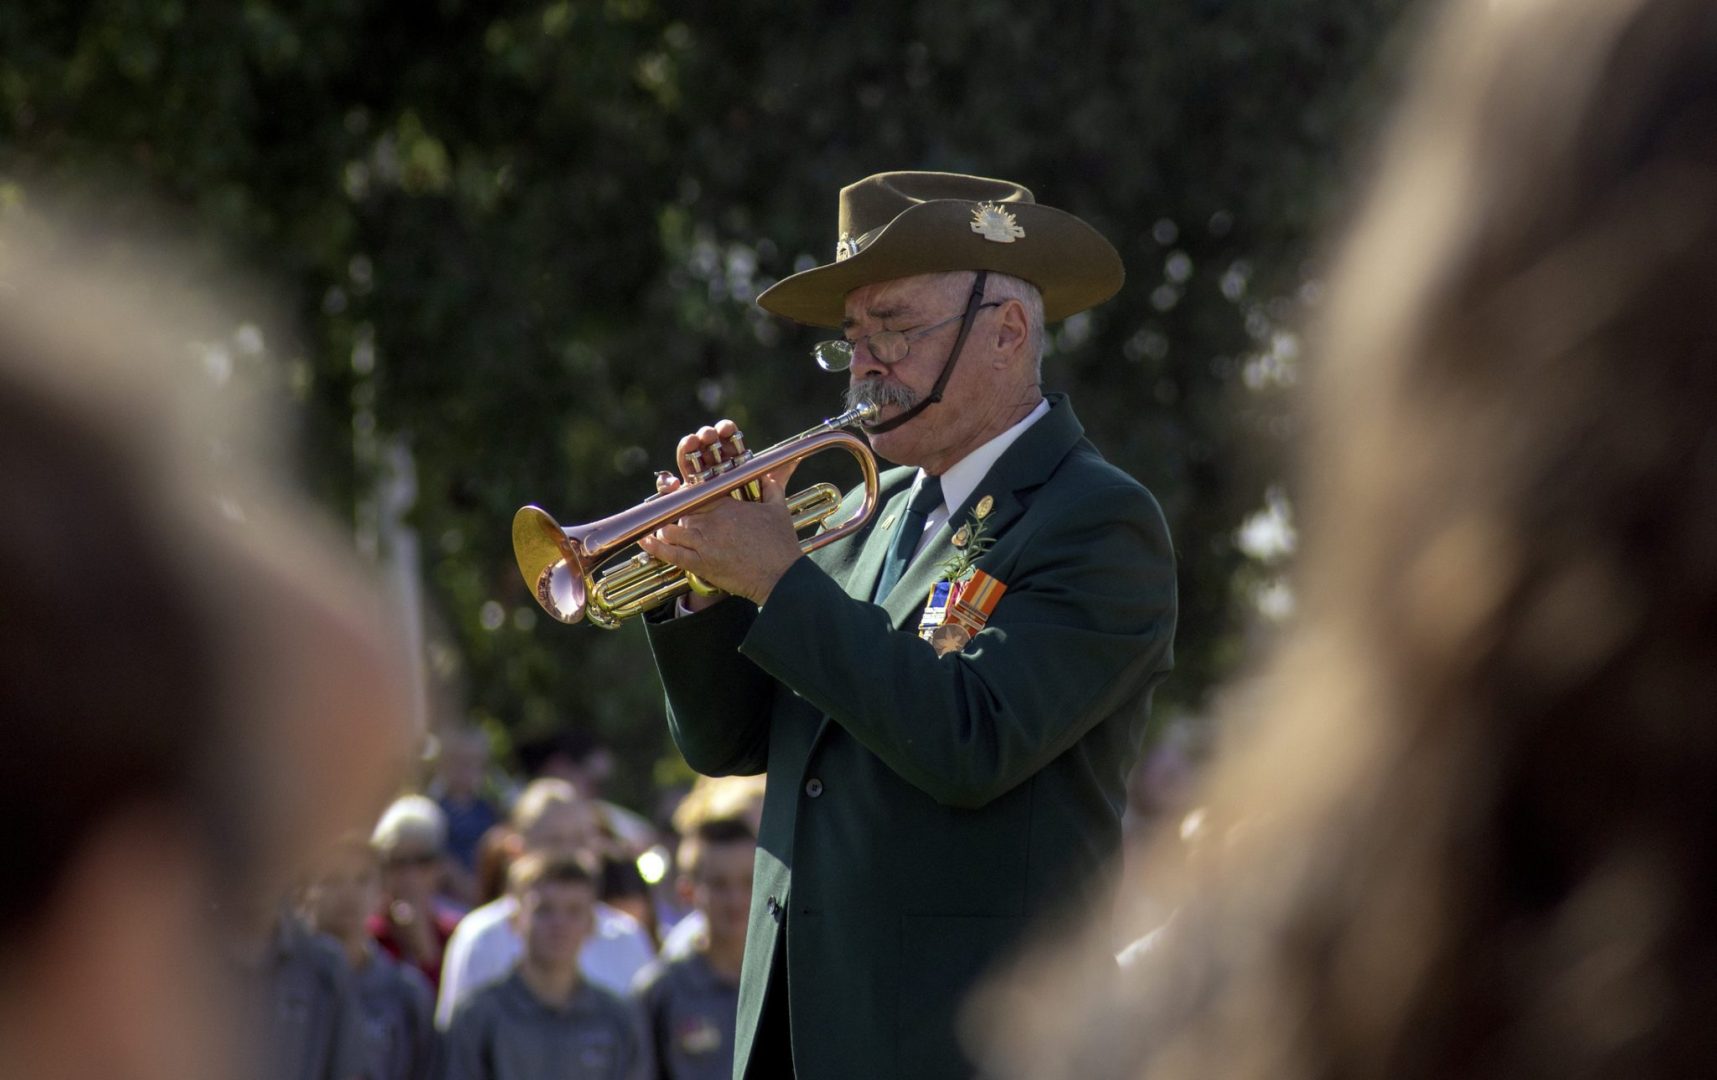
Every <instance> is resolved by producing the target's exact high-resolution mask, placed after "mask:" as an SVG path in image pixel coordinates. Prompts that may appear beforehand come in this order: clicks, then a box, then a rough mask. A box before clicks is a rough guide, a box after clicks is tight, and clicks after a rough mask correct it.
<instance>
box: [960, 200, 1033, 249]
mask: <svg viewBox="0 0 1717 1080" xmlns="http://www.w3.org/2000/svg"><path fill="white" fill-rule="evenodd" d="M972 231H973V232H975V233H977V234H978V235H979V236H982V237H983V238H984V239H985V240H993V241H995V242H996V243H998V244H1011V243H1013V242H1014V241H1015V240H1018V239H1020V238H1021V237H1023V236H1024V235H1025V230H1024V229H1023V228H1021V227H1020V226H1019V223H1018V222H1016V221H1014V216H1013V215H1012V214H1010V213H1008V212H1007V211H1006V210H1003V209H1002V208H1001V207H999V206H997V205H996V204H995V203H993V202H985V203H979V204H978V205H977V207H976V208H975V209H974V210H973V211H972Z"/></svg>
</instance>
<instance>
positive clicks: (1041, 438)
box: [849, 394, 1085, 629]
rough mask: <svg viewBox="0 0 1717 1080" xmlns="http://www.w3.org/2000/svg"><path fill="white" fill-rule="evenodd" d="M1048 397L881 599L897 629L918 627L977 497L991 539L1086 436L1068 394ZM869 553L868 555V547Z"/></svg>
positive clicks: (872, 580)
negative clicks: (983, 502) (986, 503)
mask: <svg viewBox="0 0 1717 1080" xmlns="http://www.w3.org/2000/svg"><path fill="white" fill-rule="evenodd" d="M1049 400H1050V409H1049V412H1048V413H1047V414H1046V415H1045V416H1044V417H1043V419H1041V420H1039V421H1038V422H1037V423H1035V424H1033V425H1032V426H1031V427H1029V428H1027V429H1026V431H1025V433H1024V434H1023V435H1021V436H1020V437H1019V439H1018V440H1017V441H1016V442H1015V443H1014V444H1013V445H1012V446H1010V447H1008V449H1007V452H1006V453H1004V454H1003V455H1002V456H1001V457H1000V458H998V459H997V460H996V463H995V464H994V465H993V466H991V467H990V471H989V472H988V473H986V474H985V475H984V478H983V479H982V480H980V481H979V482H978V486H977V487H976V488H974V489H972V494H971V496H970V497H969V498H967V500H966V501H965V502H964V503H962V504H961V505H959V506H956V507H954V508H953V512H952V513H951V514H949V516H948V521H947V523H945V524H944V525H943V526H942V527H941V528H940V529H938V530H937V531H936V535H935V536H932V537H931V538H930V542H929V543H928V544H926V545H924V548H923V549H922V550H921V551H919V553H918V556H917V558H915V559H913V560H912V563H911V564H910V565H909V566H907V568H906V572H905V573H904V574H902V575H901V576H900V581H899V582H897V583H896V584H895V586H894V588H893V589H891V590H889V593H888V595H887V596H886V597H884V598H883V603H882V606H883V609H884V610H885V611H887V612H888V617H889V620H890V624H891V625H893V626H894V627H895V628H896V629H902V628H904V629H916V628H917V619H918V616H919V614H920V613H921V612H922V611H923V610H924V604H925V602H926V601H927V600H928V599H929V596H930V587H931V586H932V585H934V584H935V583H936V582H938V581H940V580H941V579H942V566H943V564H944V563H946V562H947V561H948V559H949V558H950V557H951V556H952V555H953V554H954V550H955V549H954V545H953V542H952V541H953V536H954V530H956V529H958V528H959V527H960V526H961V525H964V524H966V523H967V522H969V521H971V520H972V511H973V509H974V508H975V507H976V506H977V504H978V501H979V500H980V499H982V498H983V497H984V496H985V495H988V496H990V498H991V501H992V504H991V507H990V513H989V515H988V516H987V517H985V519H984V521H985V522H986V524H987V528H986V529H985V532H986V533H987V534H988V535H989V536H992V537H1000V536H1002V535H1003V534H1004V533H1005V532H1006V531H1007V528H1008V526H1009V525H1012V524H1013V523H1014V521H1015V520H1016V519H1018V518H1019V517H1020V515H1022V514H1024V513H1025V502H1024V501H1023V500H1021V499H1020V497H1019V496H1020V494H1021V493H1022V492H1025V491H1029V490H1031V489H1032V488H1035V487H1037V486H1038V485H1039V484H1042V483H1043V482H1044V481H1045V480H1046V479H1048V478H1049V474H1050V473H1052V472H1054V471H1055V467H1056V466H1057V465H1060V464H1061V459H1062V458H1065V457H1066V456H1067V453H1068V451H1070V450H1072V449H1073V447H1074V446H1075V445H1076V444H1077V443H1078V442H1079V440H1080V438H1082V437H1083V436H1084V434H1085V428H1084V426H1083V425H1081V424H1080V423H1079V420H1078V418H1077V417H1075V416H1074V415H1073V406H1072V405H1070V404H1068V402H1067V398H1066V395H1064V394H1051V395H1049ZM901 506H902V507H904V506H905V504H904V503H902V504H901ZM877 531H878V532H883V531H887V532H892V531H893V530H881V529H879V530H877ZM883 548H886V544H885V545H883ZM883 548H879V549H878V551H877V558H876V569H875V571H873V572H872V573H871V574H870V576H869V577H868V578H867V579H866V580H868V581H869V582H870V584H871V586H872V587H873V588H874V587H875V585H876V578H877V573H879V572H880V571H881V568H882V554H883ZM866 554H867V555H869V554H870V553H869V552H868V551H867V552H866ZM849 591H850V590H849ZM854 595H857V594H854ZM861 599H862V598H861ZM908 620H910V623H909V621H908Z"/></svg>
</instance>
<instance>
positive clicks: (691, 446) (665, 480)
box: [656, 420, 739, 612]
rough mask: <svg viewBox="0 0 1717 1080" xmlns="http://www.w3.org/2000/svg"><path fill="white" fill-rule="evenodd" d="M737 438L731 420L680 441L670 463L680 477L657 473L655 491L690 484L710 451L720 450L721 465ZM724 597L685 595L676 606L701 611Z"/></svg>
mask: <svg viewBox="0 0 1717 1080" xmlns="http://www.w3.org/2000/svg"><path fill="white" fill-rule="evenodd" d="M738 434H739V425H738V424H735V423H734V422H733V421H732V420H718V421H716V422H715V423H714V424H711V425H706V426H704V427H701V428H699V429H698V430H697V431H695V432H693V433H692V434H690V435H687V436H686V437H685V438H683V439H681V440H680V443H679V445H678V446H677V447H675V449H674V459H675V461H676V462H678V464H679V469H680V475H679V476H674V475H673V474H672V473H668V472H659V473H657V474H656V491H657V492H658V493H660V494H664V495H665V494H667V493H668V492H670V491H675V490H678V489H679V488H680V487H682V486H684V485H685V484H688V483H691V482H692V478H693V477H694V476H697V475H698V474H699V473H701V472H703V471H704V470H705V469H708V468H709V467H710V466H712V465H713V464H715V454H714V452H713V450H714V448H716V447H718V446H719V447H720V453H721V459H722V460H723V461H726V460H729V459H731V458H732V457H734V456H735V455H736V454H737V453H738V450H737V449H736V448H735V447H734V445H733V439H734V436H736V435H738ZM726 597H727V594H726V593H718V594H717V595H715V596H704V595H702V594H701V593H696V592H688V593H686V594H685V595H684V596H682V597H680V599H679V600H678V603H680V604H682V605H684V610H685V611H688V612H689V611H702V610H703V609H704V608H707V607H710V606H711V605H713V604H717V603H720V602H721V601H722V600H724V599H726Z"/></svg>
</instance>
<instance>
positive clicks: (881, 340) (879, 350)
mask: <svg viewBox="0 0 1717 1080" xmlns="http://www.w3.org/2000/svg"><path fill="white" fill-rule="evenodd" d="M1001 303H1002V302H1001V301H1000V300H991V301H989V302H988V303H984V304H979V305H978V306H977V307H976V308H975V309H974V311H982V310H984V309H985V308H988V307H1000V306H1001ZM965 314H966V313H965V312H963V311H962V312H961V313H960V314H958V315H950V316H948V317H947V318H946V319H943V320H942V321H941V322H938V323H931V324H930V325H929V326H921V327H919V328H918V329H916V330H878V331H877V332H876V333H874V334H866V335H864V336H863V337H861V338H857V339H856V340H853V341H848V340H847V339H846V338H836V339H835V340H833V341H819V342H817V343H816V344H815V345H813V346H811V356H812V357H813V358H814V359H815V360H816V361H817V366H818V367H820V368H822V369H823V370H824V371H845V370H846V369H847V368H850V367H852V366H853V355H854V353H855V352H856V351H857V349H858V346H859V344H860V342H862V343H864V345H865V346H866V347H867V348H868V349H870V354H871V355H872V356H874V357H876V359H877V362H878V363H880V364H887V365H888V366H890V367H893V366H894V365H895V364H898V363H900V362H901V361H902V360H904V359H906V356H907V354H908V353H910V352H911V351H912V343H913V342H914V341H916V340H918V339H919V338H921V337H923V336H924V335H925V334H928V333H930V332H931V331H932V330H940V329H942V328H943V327H944V326H947V325H948V324H949V323H951V322H957V321H958V320H960V319H962V318H964V317H965Z"/></svg>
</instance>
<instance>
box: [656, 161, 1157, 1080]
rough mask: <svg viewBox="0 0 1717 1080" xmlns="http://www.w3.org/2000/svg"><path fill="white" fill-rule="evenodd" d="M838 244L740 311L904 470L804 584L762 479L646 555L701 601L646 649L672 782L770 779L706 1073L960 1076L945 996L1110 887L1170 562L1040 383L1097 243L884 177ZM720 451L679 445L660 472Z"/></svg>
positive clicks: (993, 184) (772, 484)
mask: <svg viewBox="0 0 1717 1080" xmlns="http://www.w3.org/2000/svg"><path fill="white" fill-rule="evenodd" d="M839 233H840V235H839V240H838V242H837V245H836V251H835V261H834V262H833V263H830V264H828V265H825V266H820V267H816V268H814V269H811V270H807V271H805V272H803V273H799V274H795V275H793V276H791V277H789V278H786V279H785V280H783V281H781V282H779V283H777V284H776V285H775V286H773V287H772V288H770V289H769V290H768V291H766V292H765V293H764V294H763V295H762V296H761V297H760V298H759V303H760V304H761V305H762V306H763V307H764V308H766V309H768V310H769V311H772V312H774V313H776V314H780V315H784V316H786V317H788V318H791V319H794V320H796V321H799V322H803V323H808V324H810V325H813V326H822V327H829V328H837V329H840V330H841V331H842V337H841V339H840V340H838V341H834V342H826V343H824V344H823V345H821V346H819V347H818V349H817V350H816V354H817V358H818V360H819V362H820V363H821V364H822V366H823V367H825V368H826V369H831V370H842V369H847V370H848V371H849V375H848V386H847V399H848V402H849V404H854V403H865V402H868V403H870V404H873V405H875V406H877V410H878V411H877V415H876V416H875V418H874V419H873V420H872V421H871V422H870V426H869V427H868V429H867V431H868V437H869V439H870V443H871V446H872V447H873V448H874V450H875V451H876V453H877V455H878V456H880V457H882V458H885V459H887V460H889V461H892V462H895V463H897V464H899V465H900V466H902V467H901V468H898V469H893V470H891V471H888V472H885V473H883V474H882V477H881V484H880V495H879V506H878V509H877V512H876V513H875V514H874V515H873V516H872V517H871V518H870V520H869V521H868V523H867V524H866V525H865V527H864V528H862V529H860V530H858V531H857V532H855V533H853V534H852V535H850V536H848V537H846V538H844V539H842V540H840V541H837V542H835V543H832V544H829V545H828V546H826V547H824V548H822V549H821V550H819V551H818V552H816V553H814V554H813V555H810V556H808V557H807V556H804V555H803V554H802V552H801V551H800V547H799V540H798V537H797V535H796V534H795V532H794V531H793V529H792V527H791V524H790V522H789V519H788V514H787V511H786V508H785V505H784V494H783V493H784V490H785V486H786V481H787V478H786V477H784V476H780V475H776V476H771V477H769V478H767V479H766V480H765V481H764V482H763V484H762V489H763V495H762V498H761V499H760V500H759V501H755V502H741V501H738V500H734V499H719V500H715V501H714V502H713V503H712V504H710V505H709V506H707V507H704V508H701V509H700V510H698V511H697V512H695V513H692V514H689V515H687V516H686V517H684V518H682V519H681V520H680V521H678V522H676V523H673V524H670V525H667V526H665V527H663V528H662V529H661V530H660V531H659V532H658V533H657V534H656V535H655V536H653V537H649V538H646V539H645V540H644V541H643V546H644V548H645V549H646V550H647V551H648V552H649V553H650V554H652V555H655V556H657V557H659V558H662V559H665V560H667V561H669V562H672V563H674V564H676V565H678V566H681V567H683V568H685V569H687V570H690V571H692V572H694V573H696V574H698V575H699V576H701V577H702V578H704V579H705V580H706V581H708V582H710V583H712V584H713V585H715V586H718V587H719V588H721V589H723V590H725V591H726V593H727V594H728V595H727V596H725V597H714V598H710V597H693V598H688V599H687V600H685V601H682V602H681V603H680V604H679V605H678V607H677V608H670V609H664V610H660V611H658V612H657V613H654V614H653V616H652V618H651V619H650V620H649V637H650V643H651V647H652V649H653V650H654V652H655V655H656V659H657V664H658V668H659V670H660V673H661V678H662V682H663V685H664V687H665V689H666V692H667V700H668V707H669V709H668V711H669V716H668V722H669V727H670V730H671V731H672V734H673V736H674V739H675V741H676V743H677V744H678V746H679V748H680V750H681V752H682V753H683V754H684V755H685V757H686V760H687V761H688V762H689V763H690V764H691V765H692V766H693V767H694V768H695V769H697V770H698V771H700V772H703V773H707V774H710V775H725V774H752V773H759V772H765V771H767V773H768V774H769V776H770V778H771V781H770V784H769V788H768V794H767V796H766V798H765V804H764V812H763V822H762V831H761V835H760V836H759V843H758V851H757V869H756V879H755V886H754V895H753V902H752V907H751V918H750V928H749V932H748V935H747V946H746V956H745V963H744V970H743V975H742V979H741V988H740V1005H739V1024H738V1031H737V1034H736V1060H735V1075H736V1076H746V1077H764V1076H771V1077H772V1076H783V1075H795V1074H796V1075H799V1076H805V1077H816V1078H818V1080H822V1078H825V1077H848V1076H850V1077H872V1076H891V1077H918V1076H923V1077H938V1078H940V1077H951V1076H962V1075H968V1074H969V1073H970V1072H971V1065H970V1062H969V1058H968V1055H967V1054H966V1053H965V1052H964V1051H963V1050H962V1048H961V1046H960V1044H959V1041H958V1039H957V1036H956V1019H957V1015H958V1012H959V1009H960V1006H961V1003H962V1001H963V1000H964V998H965V997H966V994H967V991H968V990H970V989H971V987H972V986H973V985H974V984H975V983H976V982H977V980H978V979H979V978H980V977H981V976H982V975H983V974H984V973H985V972H986V971H988V970H991V969H993V968H994V967H995V965H996V964H997V963H998V962H999V961H1001V960H1003V959H1005V958H1006V957H1007V956H1009V955H1010V954H1011V953H1012V951H1013V950H1014V949H1015V947H1016V946H1017V945H1018V944H1019V943H1020V942H1021V940H1022V938H1023V936H1024V935H1025V933H1026V932H1027V930H1028V929H1029V928H1032V927H1035V926H1038V925H1041V924H1042V923H1043V922H1044V919H1045V917H1046V916H1052V915H1061V916H1064V917H1067V916H1075V915H1080V914H1086V913H1089V912H1090V911H1091V910H1092V906H1093V904H1094V902H1095V901H1096V900H1097V899H1098V898H1099V897H1100V895H1101V893H1102V885H1103V883H1104V882H1105V881H1106V880H1107V879H1108V877H1109V874H1108V871H1109V870H1110V868H1111V864H1112V863H1113V862H1114V857H1115V856H1116V854H1117V852H1118V850H1119V846H1120V836H1121V813H1122V809H1123V807H1124V805H1125V796H1126V792H1125V778H1126V775H1127V772H1128V770H1129V768H1130V766H1131V765H1132V763H1133V761H1134V759H1135V758H1136V757H1137V754H1138V750H1139V747H1140V744H1141V742H1142V739H1143V734H1144V726H1145V722H1146V717H1147V713H1148V709H1149V701H1150V695H1151V691H1152V689H1153V687H1154V686H1155V685H1156V684H1157V683H1158V682H1160V680H1161V679H1162V678H1163V677H1164V676H1165V674H1166V673H1167V672H1168V670H1169V668H1170V666H1171V662H1172V639H1173V634H1174V626H1175V612H1176V607H1175V603H1176V601H1175V570H1174V556H1173V549H1172V546H1171V543H1170V540H1169V536H1168V530H1167V526H1166V525H1165V523H1164V521H1163V516H1162V513H1161V511H1160V509H1159V508H1158V506H1157V504H1156V501H1155V500H1154V499H1153V498H1152V496H1151V495H1150V493H1149V492H1148V491H1146V490H1145V488H1144V487H1143V486H1141V485H1140V484H1139V483H1138V482H1137V481H1136V480H1134V479H1133V478H1132V477H1130V476H1128V475H1126V474H1125V473H1124V472H1122V471H1121V470H1120V469H1117V468H1116V467H1114V466H1113V465H1110V464H1109V463H1107V462H1106V461H1104V459H1103V457H1102V456H1101V454H1099V453H1098V451H1097V450H1096V448H1095V447H1093V446H1092V445H1091V443H1090V442H1089V441H1087V440H1086V439H1085V438H1084V433H1083V428H1082V427H1081V425H1080V423H1079V420H1078V419H1077V418H1076V416H1075V415H1074V412H1073V406H1072V404H1071V402H1069V401H1068V400H1067V398H1066V397H1065V396H1064V395H1059V394H1050V395H1045V394H1044V392H1043V390H1042V387H1041V376H1040V362H1041V359H1042V351H1043V348H1042V342H1043V333H1044V326H1045V324H1046V323H1050V322H1055V321H1057V320H1059V319H1064V318H1066V317H1067V316H1069V315H1072V314H1075V313H1077V312H1080V311H1083V310H1086V309H1087V308H1090V307H1092V306H1093V305H1096V304H1098V303H1101V302H1102V301H1104V300H1106V299H1107V298H1109V297H1110V296H1112V295H1113V294H1114V293H1115V292H1116V291H1117V290H1118V289H1119V287H1120V285H1121V281H1122V277H1123V272H1122V267H1121V261H1120V258H1119V256H1118V255H1117V254H1116V252H1115V249H1114V248H1113V247H1112V246H1111V245H1110V244H1109V243H1108V242H1107V241H1106V240H1104V239H1103V237H1102V236H1101V235H1099V234H1098V233H1097V232H1096V230H1094V229H1092V228H1091V227H1090V226H1089V225H1087V224H1085V223H1084V222H1083V221H1080V220H1079V219H1078V218H1076V217H1074V216H1072V215H1071V214H1067V213H1064V212H1062V211H1059V210H1055V209H1052V208H1050V207H1047V206H1043V205H1040V204H1038V203H1037V202H1036V201H1035V200H1034V199H1033V196H1032V193H1031V192H1030V191H1028V190H1026V189H1025V188H1023V187H1021V186H1020V185H1018V184H1014V183H1009V182H1007V181H1002V180H992V179H986V178H982V177H975V176H960V175H955V174H948V173H926V172H895V173H883V174H879V175H876V176H872V177H869V178H867V179H865V180H861V181H859V182H858V183H856V184H853V185H850V186H849V187H847V188H845V189H844V190H843V191H842V192H841V195H840V215H839ZM736 433H737V429H736V428H735V427H734V425H733V424H731V423H730V422H728V421H722V422H721V423H718V424H715V425H712V426H710V427H706V428H704V429H702V430H701V431H699V432H697V433H695V434H692V435H688V436H687V437H686V438H685V439H683V440H682V441H681V443H680V446H679V455H680V461H681V470H682V475H684V476H686V477H688V478H690V477H691V476H692V475H693V474H694V473H695V472H696V471H697V465H696V462H697V460H698V458H697V456H696V455H702V454H703V453H704V452H706V451H707V450H709V449H710V448H712V447H714V446H715V445H716V444H717V443H718V442H720V443H723V444H724V445H723V447H722V449H723V451H724V452H728V451H731V450H732V445H731V444H732V442H733V439H734V436H735V435H736ZM681 482H682V481H679V480H675V479H672V478H667V479H664V480H663V481H662V483H661V487H662V489H663V490H671V489H673V488H675V487H677V486H679V484H680V483H681ZM861 497H862V492H853V493H850V494H849V495H848V496H847V498H846V500H845V509H846V510H851V509H852V508H854V507H855V506H857V505H858V500H859V499H860V498H861Z"/></svg>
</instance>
